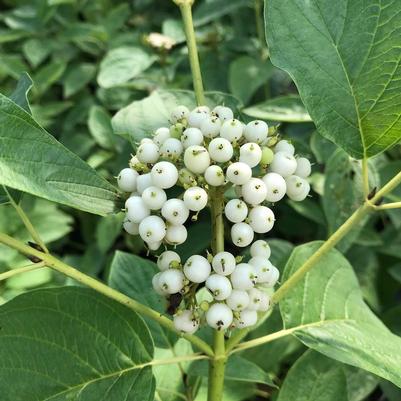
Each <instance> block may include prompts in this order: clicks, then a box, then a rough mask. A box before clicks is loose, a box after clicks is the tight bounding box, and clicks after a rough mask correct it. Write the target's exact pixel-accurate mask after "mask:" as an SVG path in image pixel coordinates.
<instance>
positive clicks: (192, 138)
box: [181, 127, 204, 149]
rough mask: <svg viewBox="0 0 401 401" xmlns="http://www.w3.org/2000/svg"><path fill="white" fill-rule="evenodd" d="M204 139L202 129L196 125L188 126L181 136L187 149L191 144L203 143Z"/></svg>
mask: <svg viewBox="0 0 401 401" xmlns="http://www.w3.org/2000/svg"><path fill="white" fill-rule="evenodd" d="M203 139H204V138H203V134H202V131H201V130H200V129H199V128H194V127H190V128H187V129H186V130H185V131H184V132H183V133H182V136H181V142H182V145H183V146H184V148H185V149H186V148H189V147H190V146H199V145H202V143H203Z"/></svg>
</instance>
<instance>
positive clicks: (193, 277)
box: [184, 255, 212, 283]
mask: <svg viewBox="0 0 401 401" xmlns="http://www.w3.org/2000/svg"><path fill="white" fill-rule="evenodd" d="M211 271H212V268H211V266H210V263H209V262H208V260H207V259H206V258H205V257H203V256H201V255H193V256H191V257H190V258H189V259H188V260H187V261H186V262H185V265H184V274H185V276H186V278H187V279H188V280H189V281H192V282H193V283H203V282H204V281H206V279H207V278H208V277H209V276H210V272H211Z"/></svg>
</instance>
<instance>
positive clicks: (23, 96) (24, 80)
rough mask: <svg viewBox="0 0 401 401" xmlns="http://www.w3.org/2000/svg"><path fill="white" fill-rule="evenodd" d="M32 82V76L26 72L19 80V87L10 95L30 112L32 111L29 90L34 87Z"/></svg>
mask: <svg viewBox="0 0 401 401" xmlns="http://www.w3.org/2000/svg"><path fill="white" fill-rule="evenodd" d="M32 83H33V82H32V79H31V77H30V76H29V75H28V74H27V73H26V72H24V73H23V74H22V75H21V77H20V79H19V80H18V83H17V87H16V88H15V90H14V92H13V93H12V94H11V95H10V99H11V100H12V101H13V102H14V103H16V104H18V106H20V107H22V108H23V109H24V110H25V111H27V112H28V113H31V109H30V107H29V100H28V92H29V91H30V90H31V88H32Z"/></svg>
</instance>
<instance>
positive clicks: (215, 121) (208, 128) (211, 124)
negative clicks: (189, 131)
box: [200, 117, 221, 138]
mask: <svg viewBox="0 0 401 401" xmlns="http://www.w3.org/2000/svg"><path fill="white" fill-rule="evenodd" d="M220 127H221V120H220V119H219V118H218V117H208V118H207V119H205V120H203V121H202V123H201V125H200V129H201V131H202V134H203V135H204V136H205V137H206V138H214V137H215V136H217V135H218V134H219V132H220Z"/></svg>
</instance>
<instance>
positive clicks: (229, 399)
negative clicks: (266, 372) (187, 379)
mask: <svg viewBox="0 0 401 401" xmlns="http://www.w3.org/2000/svg"><path fill="white" fill-rule="evenodd" d="M207 393H208V388H207V381H206V380H203V381H202V386H201V387H200V389H199V392H198V394H197V395H196V397H195V400H194V401H207V399H208V398H207ZM255 394H256V386H255V384H254V383H246V382H236V381H227V382H226V383H224V389H223V400H224V401H243V400H249V399H251V398H252V396H254V395H255Z"/></svg>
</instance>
